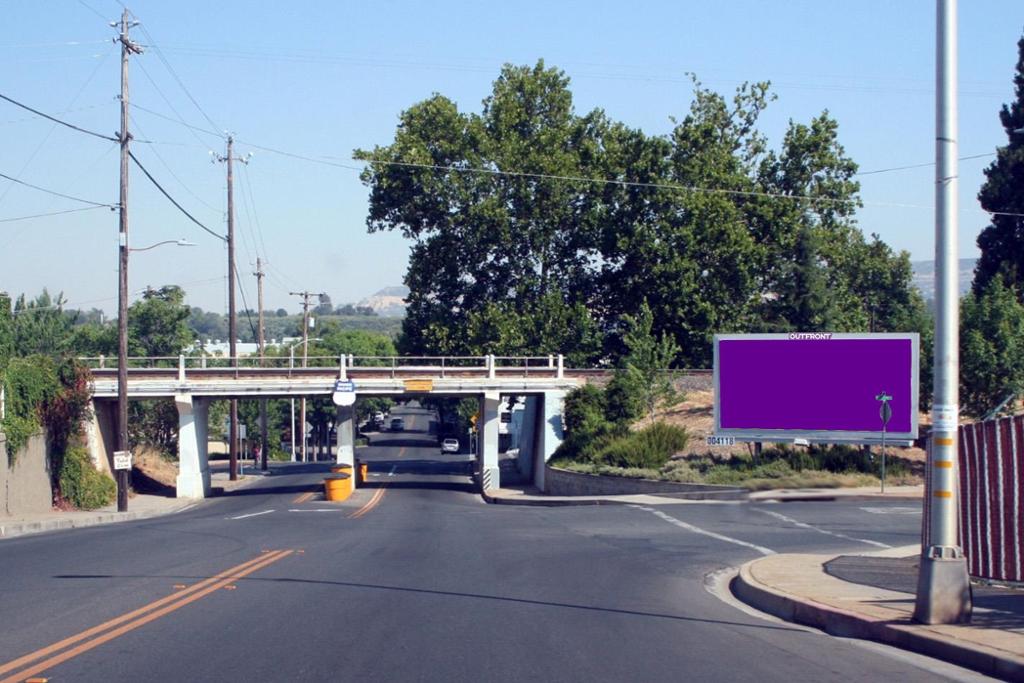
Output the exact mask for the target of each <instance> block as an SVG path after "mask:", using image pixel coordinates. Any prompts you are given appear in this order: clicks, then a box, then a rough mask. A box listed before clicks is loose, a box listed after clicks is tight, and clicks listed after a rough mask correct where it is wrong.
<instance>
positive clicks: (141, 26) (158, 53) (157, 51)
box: [139, 24, 223, 130]
mask: <svg viewBox="0 0 1024 683" xmlns="http://www.w3.org/2000/svg"><path fill="white" fill-rule="evenodd" d="M139 30H141V31H142V33H143V35H145V36H146V38H147V40H149V47H151V48H153V52H154V53H155V54H156V56H157V58H159V59H160V61H161V62H163V65H164V67H166V68H167V71H168V72H170V74H171V76H172V77H173V78H174V80H175V81H177V82H178V85H179V86H181V89H182V91H183V92H184V93H185V95H186V96H187V97H188V99H189V100H190V101H191V102H192V104H193V105H195V108H196V109H198V110H199V113H200V114H202V115H203V118H204V119H206V122H207V123H209V124H210V125H211V126H213V127H214V128H215V129H217V130H223V129H222V128H221V127H220V126H218V125H217V124H216V123H214V122H213V119H211V118H210V116H209V115H208V114H207V113H206V111H205V110H204V109H203V108H202V107H201V106H199V102H198V101H196V98H194V97H192V93H191V92H189V90H188V88H186V87H185V83H184V82H182V80H181V78H180V77H179V76H178V72H176V71H175V70H174V67H172V66H171V63H170V62H168V61H167V58H166V57H164V54H163V50H161V49H160V46H159V45H157V44H156V41H155V40H154V39H153V36H152V35H151V34H150V32H149V31H148V30H147V29H146V25H145V24H139Z"/></svg>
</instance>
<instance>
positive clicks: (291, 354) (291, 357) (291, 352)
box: [288, 337, 323, 462]
mask: <svg viewBox="0 0 1024 683" xmlns="http://www.w3.org/2000/svg"><path fill="white" fill-rule="evenodd" d="M311 341H315V342H316V341H323V339H321V338H320V337H316V338H314V339H296V340H295V341H293V342H292V343H291V344H289V345H288V369H289V370H291V369H294V368H295V346H296V345H297V344H306V343H308V342H311ZM291 408H292V429H291V432H292V462H295V399H294V398H293V399H291ZM302 457H303V458H305V457H306V425H305V424H303V425H302Z"/></svg>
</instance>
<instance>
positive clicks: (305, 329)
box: [289, 291, 327, 462]
mask: <svg viewBox="0 0 1024 683" xmlns="http://www.w3.org/2000/svg"><path fill="white" fill-rule="evenodd" d="M289 294H291V295H292V296H301V297H302V367H306V362H307V359H308V358H309V299H310V297H312V296H314V293H313V292H309V291H302V292H289ZM319 296H320V298H321V300H323V299H324V298H325V297H326V296H327V295H326V294H324V293H323V292H321V293H320V294H319ZM299 425H300V427H299V429H300V431H301V432H302V461H303V462H309V457H308V456H309V453H308V451H307V449H306V397H305V396H303V397H302V399H301V400H300V401H299Z"/></svg>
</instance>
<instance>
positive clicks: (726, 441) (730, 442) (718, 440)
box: [707, 436, 736, 446]
mask: <svg viewBox="0 0 1024 683" xmlns="http://www.w3.org/2000/svg"><path fill="white" fill-rule="evenodd" d="M707 445H708V446H735V445H736V437H735V436H709V437H708V438H707Z"/></svg>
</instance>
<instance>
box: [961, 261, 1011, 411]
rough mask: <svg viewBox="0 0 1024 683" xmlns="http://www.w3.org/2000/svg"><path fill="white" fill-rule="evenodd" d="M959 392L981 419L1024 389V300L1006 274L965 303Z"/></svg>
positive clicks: (969, 409)
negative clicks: (1008, 284) (1005, 281)
mask: <svg viewBox="0 0 1024 683" xmlns="http://www.w3.org/2000/svg"><path fill="white" fill-rule="evenodd" d="M960 317H961V333H960V396H961V401H962V403H963V406H964V408H965V410H966V411H968V412H969V413H971V414H972V415H974V416H976V417H982V416H984V415H985V413H987V412H988V411H990V410H992V409H994V408H995V407H996V406H998V405H999V404H1000V403H1001V402H1002V401H1003V400H1004V399H1005V398H1007V397H1008V396H1011V395H1012V396H1019V395H1020V394H1021V392H1022V391H1024V304H1022V303H1021V302H1020V294H1019V293H1018V292H1016V291H1015V288H1014V287H1012V286H1010V287H1007V286H1006V285H1005V284H1004V282H1003V278H1002V277H996V278H994V279H992V280H990V281H989V283H988V284H987V285H986V286H985V288H984V289H982V290H981V293H980V294H972V295H969V296H966V297H964V298H963V300H962V301H961V304H960Z"/></svg>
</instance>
